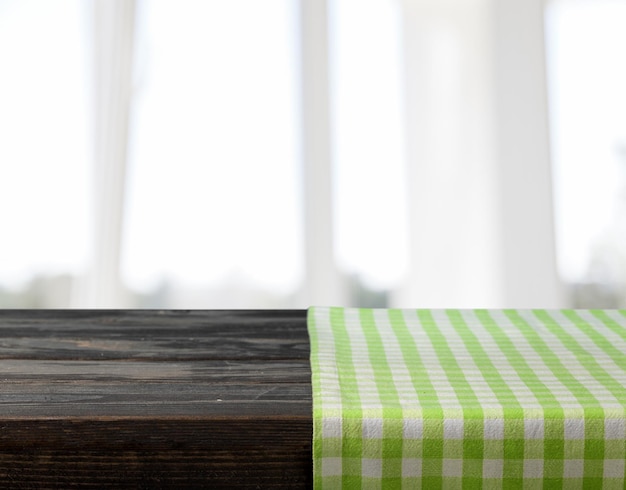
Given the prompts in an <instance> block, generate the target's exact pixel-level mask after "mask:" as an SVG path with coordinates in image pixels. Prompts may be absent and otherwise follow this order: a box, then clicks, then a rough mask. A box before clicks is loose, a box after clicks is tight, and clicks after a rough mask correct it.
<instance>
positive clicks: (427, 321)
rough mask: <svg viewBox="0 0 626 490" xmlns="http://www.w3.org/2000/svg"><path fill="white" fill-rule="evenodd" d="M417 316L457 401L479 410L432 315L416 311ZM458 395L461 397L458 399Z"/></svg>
mask: <svg viewBox="0 0 626 490" xmlns="http://www.w3.org/2000/svg"><path fill="white" fill-rule="evenodd" d="M417 316H418V318H419V319H420V322H421V323H422V325H423V327H424V330H425V332H426V334H427V335H428V338H429V339H430V341H431V343H432V345H433V348H434V349H435V353H436V354H437V357H438V358H439V364H440V365H441V367H442V368H443V369H444V371H445V373H446V376H447V378H448V381H449V382H450V385H451V386H452V388H453V389H454V391H455V392H456V394H457V397H458V398H459V401H461V400H463V401H465V402H468V405H469V407H468V408H479V409H480V401H479V400H478V397H477V396H476V394H475V393H474V391H473V390H472V389H471V386H470V384H469V383H468V382H467V379H466V378H465V374H464V373H463V369H461V367H460V366H459V363H458V362H457V359H456V356H455V355H454V353H453V352H452V349H450V346H449V345H448V341H447V339H446V337H445V336H444V335H443V333H442V331H441V328H440V327H439V325H437V322H436V321H435V319H434V317H433V316H432V313H431V312H430V311H428V310H418V312H417ZM459 395H462V396H460V397H459Z"/></svg>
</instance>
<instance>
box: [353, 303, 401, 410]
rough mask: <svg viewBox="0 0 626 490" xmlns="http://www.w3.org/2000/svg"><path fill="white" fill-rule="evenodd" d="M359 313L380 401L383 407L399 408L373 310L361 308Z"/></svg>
mask: <svg viewBox="0 0 626 490" xmlns="http://www.w3.org/2000/svg"><path fill="white" fill-rule="evenodd" d="M359 314H360V318H359V319H360V321H361V328H362V329H363V335H364V337H365V341H366V342H367V351H368V354H369V360H370V365H371V366H372V371H373V372H374V381H375V382H376V387H377V388H378V394H379V396H380V401H381V403H382V404H383V406H385V407H390V406H391V407H396V408H399V407H400V397H399V396H398V391H397V390H396V385H395V382H394V379H393V373H392V371H391V368H390V367H389V363H388V362H387V354H386V352H385V347H384V345H383V339H382V338H381V336H380V333H379V332H378V328H377V326H376V320H375V318H374V312H373V310H371V309H365V308H363V309H361V310H360V311H359Z"/></svg>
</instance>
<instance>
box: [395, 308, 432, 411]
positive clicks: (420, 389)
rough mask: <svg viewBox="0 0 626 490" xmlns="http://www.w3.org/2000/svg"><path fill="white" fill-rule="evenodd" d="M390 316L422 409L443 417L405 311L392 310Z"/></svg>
mask: <svg viewBox="0 0 626 490" xmlns="http://www.w3.org/2000/svg"><path fill="white" fill-rule="evenodd" d="M388 314H389V321H390V322H391V328H392V330H393V333H394V334H395V336H396V339H397V340H398V344H399V345H400V350H401V352H402V357H403V360H404V363H405V364H406V367H407V370H408V371H409V375H410V378H411V382H412V384H413V389H414V390H415V395H416V397H417V399H418V400H419V401H420V407H421V408H423V409H424V410H434V411H435V413H436V414H437V415H438V416H443V412H442V411H441V404H440V403H439V397H438V396H437V391H436V390H435V388H434V387H433V384H432V382H431V380H430V377H429V376H428V370H427V369H426V367H425V366H424V361H423V360H422V358H421V356H420V350H419V348H418V347H417V344H416V343H415V337H414V336H413V335H412V334H411V332H410V331H409V329H408V327H407V324H406V321H405V320H404V314H403V310H398V309H390V310H389V312H388Z"/></svg>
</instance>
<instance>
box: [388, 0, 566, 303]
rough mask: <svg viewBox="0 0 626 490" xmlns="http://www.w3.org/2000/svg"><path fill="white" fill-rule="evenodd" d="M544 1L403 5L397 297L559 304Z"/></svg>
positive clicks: (452, 0) (418, 0)
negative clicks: (404, 190) (406, 244)
mask: <svg viewBox="0 0 626 490" xmlns="http://www.w3.org/2000/svg"><path fill="white" fill-rule="evenodd" d="M541 3H542V0H506V1H504V2H503V1H502V0H473V1H466V0H446V1H436V0H404V2H403V15H404V25H403V27H404V46H405V63H406V70H405V77H406V84H405V90H406V118H407V119H406V120H407V159H408V176H409V179H408V180H409V182H408V185H409V205H410V230H411V231H410V240H411V245H410V250H411V252H410V253H411V267H410V271H409V274H408V280H407V285H406V287H405V288H404V290H403V291H401V292H400V294H399V295H398V297H397V298H396V300H395V303H396V304H398V305H401V306H417V307H431V308H437V307H509V306H510V307H531V306H538V307H539V306H546V307H548V306H558V305H559V302H560V297H559V294H558V289H559V288H558V281H557V277H556V264H555V252H554V240H553V233H554V232H553V229H552V198H551V182H550V161H549V148H548V139H547V137H548V135H547V104H546V96H545V80H544V65H543V63H544V60H543V31H542V26H543V18H542V7H541V6H540V5H539V4H541ZM516 22H517V23H519V25H515V26H514V27H513V25H512V24H515V23H516ZM531 38H532V39H531ZM520 105H524V108H523V109H521V108H520V107H519V106H520ZM520 110H521V111H522V112H521V113H520V112H519V111H520ZM531 201H532V202H531Z"/></svg>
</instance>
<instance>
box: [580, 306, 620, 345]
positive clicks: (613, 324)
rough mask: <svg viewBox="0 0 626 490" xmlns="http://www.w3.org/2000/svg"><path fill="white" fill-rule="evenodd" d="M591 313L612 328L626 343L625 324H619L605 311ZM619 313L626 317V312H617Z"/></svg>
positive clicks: (591, 311)
mask: <svg viewBox="0 0 626 490" xmlns="http://www.w3.org/2000/svg"><path fill="white" fill-rule="evenodd" d="M589 312H590V313H591V314H592V315H593V316H595V317H596V318H597V319H598V320H601V321H602V322H603V323H604V324H605V325H606V326H607V327H608V328H610V329H611V330H612V331H613V332H615V333H616V334H617V335H619V336H620V337H621V338H622V340H624V341H625V342H626V327H624V325H623V324H621V323H617V322H616V321H615V320H613V319H612V318H611V317H610V316H609V315H607V314H606V312H605V311H602V310H589ZM617 312H618V313H619V314H620V315H622V316H623V317H626V310H617Z"/></svg>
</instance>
